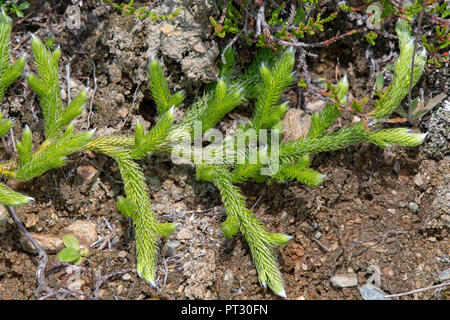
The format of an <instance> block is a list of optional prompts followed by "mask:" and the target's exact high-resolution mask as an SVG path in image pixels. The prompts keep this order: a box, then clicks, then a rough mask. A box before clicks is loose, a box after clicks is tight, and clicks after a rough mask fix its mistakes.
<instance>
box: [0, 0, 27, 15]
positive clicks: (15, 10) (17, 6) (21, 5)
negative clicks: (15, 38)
mask: <svg viewBox="0 0 450 320" xmlns="http://www.w3.org/2000/svg"><path fill="white" fill-rule="evenodd" d="M0 7H2V8H3V10H4V12H5V13H7V14H11V13H12V14H15V15H16V16H17V17H18V18H23V11H25V10H26V9H28V8H29V7H30V4H29V3H28V2H26V1H22V2H18V1H9V0H0Z"/></svg>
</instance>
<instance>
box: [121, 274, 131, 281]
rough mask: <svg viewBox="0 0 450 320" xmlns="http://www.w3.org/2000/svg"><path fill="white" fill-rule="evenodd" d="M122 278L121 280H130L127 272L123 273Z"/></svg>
mask: <svg viewBox="0 0 450 320" xmlns="http://www.w3.org/2000/svg"><path fill="white" fill-rule="evenodd" d="M122 280H123V281H129V280H131V276H130V274H129V273H125V274H124V275H123V276H122Z"/></svg>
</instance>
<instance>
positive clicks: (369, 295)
mask: <svg viewBox="0 0 450 320" xmlns="http://www.w3.org/2000/svg"><path fill="white" fill-rule="evenodd" d="M358 290H359V293H360V294H361V297H362V298H363V299H364V300H392V299H391V298H385V296H386V295H387V293H385V292H384V291H383V290H381V289H380V288H378V287H375V286H374V285H372V284H365V285H363V286H361V287H358Z"/></svg>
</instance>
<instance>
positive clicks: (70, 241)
mask: <svg viewBox="0 0 450 320" xmlns="http://www.w3.org/2000/svg"><path fill="white" fill-rule="evenodd" d="M63 243H64V245H65V246H66V248H72V249H75V250H80V243H79V242H78V240H77V238H75V236H74V235H72V234H68V235H65V236H64V237H63Z"/></svg>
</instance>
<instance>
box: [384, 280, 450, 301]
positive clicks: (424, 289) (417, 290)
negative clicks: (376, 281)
mask: <svg viewBox="0 0 450 320" xmlns="http://www.w3.org/2000/svg"><path fill="white" fill-rule="evenodd" d="M446 286H450V281H445V282H443V283H441V284H437V285H434V286H430V287H425V288H420V289H416V290H411V291H408V292H403V293H397V294H390V295H387V296H384V297H385V298H395V297H402V296H407V295H410V294H414V293H419V292H423V291H428V290H433V289H439V288H443V287H446Z"/></svg>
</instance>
